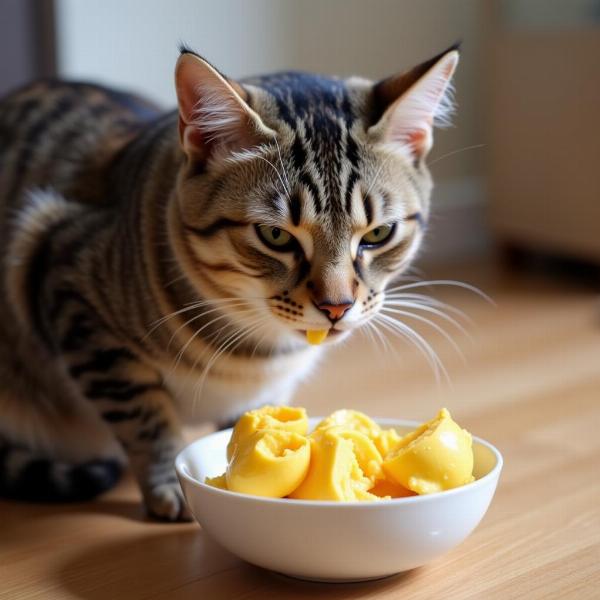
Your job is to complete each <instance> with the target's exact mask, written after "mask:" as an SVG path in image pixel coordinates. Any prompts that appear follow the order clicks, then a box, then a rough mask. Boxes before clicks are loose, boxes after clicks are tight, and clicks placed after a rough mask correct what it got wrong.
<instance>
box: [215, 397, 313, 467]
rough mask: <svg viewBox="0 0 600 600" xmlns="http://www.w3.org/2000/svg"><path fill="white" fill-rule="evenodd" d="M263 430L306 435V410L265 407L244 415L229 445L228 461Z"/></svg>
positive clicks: (286, 407) (289, 407) (292, 407)
mask: <svg viewBox="0 0 600 600" xmlns="http://www.w3.org/2000/svg"><path fill="white" fill-rule="evenodd" d="M261 429H282V430H284V431H291V432H293V433H297V434H299V435H306V434H307V432H308V417H307V415H306V410H305V409H304V408H297V407H294V406H263V407H262V408H258V409H256V410H251V411H248V412H247V413H244V414H243V415H242V416H241V417H240V419H239V420H238V422H237V423H236V425H235V427H234V428H233V433H232V434H231V439H230V440H229V444H228V445H227V460H231V457H232V456H233V453H234V451H235V449H236V447H237V445H238V444H239V443H241V442H242V441H243V440H244V439H245V438H247V437H248V436H250V435H252V434H253V433H255V432H256V431H259V430H261Z"/></svg>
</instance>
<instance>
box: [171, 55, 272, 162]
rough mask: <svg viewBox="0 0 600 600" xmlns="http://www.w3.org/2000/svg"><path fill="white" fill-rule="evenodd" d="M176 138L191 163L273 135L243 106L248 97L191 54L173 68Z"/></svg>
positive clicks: (239, 88)
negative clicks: (175, 92)
mask: <svg viewBox="0 0 600 600" xmlns="http://www.w3.org/2000/svg"><path fill="white" fill-rule="evenodd" d="M175 89H176V91H177V100H178V103H179V137H180V141H181V146H182V148H183V151H184V152H185V153H186V154H187V156H188V158H189V159H190V160H192V161H194V162H206V161H207V160H209V159H211V158H217V157H224V156H227V155H230V154H232V153H234V152H242V151H244V150H249V149H251V148H252V147H254V146H257V145H259V144H260V143H261V142H263V141H265V140H267V139H268V138H269V136H270V137H271V138H272V137H273V136H274V135H275V132H273V131H272V130H271V129H269V128H268V127H266V125H265V124H264V123H263V122H262V120H261V118H260V116H259V115H258V114H257V113H256V112H255V111H253V110H252V109H251V108H250V106H249V105H248V103H247V100H248V94H247V92H246V90H245V89H244V88H243V87H242V86H241V85H240V84H238V83H237V82H235V81H232V80H230V79H228V78H226V77H225V76H224V75H222V74H221V73H219V71H217V69H215V68H214V67H213V66H212V65H211V64H209V63H208V62H207V61H205V60H204V59H202V58H200V57H199V56H198V55H196V54H193V53H192V52H188V51H183V52H182V54H181V56H180V57H179V60H178V61H177V66H176V67H175Z"/></svg>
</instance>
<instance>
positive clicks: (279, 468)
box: [219, 429, 311, 498]
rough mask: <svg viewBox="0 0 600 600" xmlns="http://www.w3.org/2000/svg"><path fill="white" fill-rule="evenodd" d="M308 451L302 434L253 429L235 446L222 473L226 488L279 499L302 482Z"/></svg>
mask: <svg viewBox="0 0 600 600" xmlns="http://www.w3.org/2000/svg"><path fill="white" fill-rule="evenodd" d="M310 454H311V453H310V445H309V442H308V439H307V438H306V437H305V436H303V435H299V434H297V433H294V432H291V431H284V430H281V429H263V430H261V431H256V432H255V433H253V434H252V435H251V436H249V437H246V438H245V439H244V440H243V441H242V442H241V443H240V444H239V445H238V446H237V447H236V449H235V452H234V453H233V456H232V458H231V462H230V463H229V466H228V467H227V471H226V472H225V479H226V484H227V489H228V490H230V491H232V492H241V493H244V494H254V495H256V496H267V497H269V498H283V497H284V496H287V495H288V494H291V493H292V492H293V491H294V490H295V489H296V488H297V487H298V486H299V485H301V483H302V482H303V481H304V479H305V477H306V474H307V472H308V466H309V463H310ZM220 482H221V480H219V483H220Z"/></svg>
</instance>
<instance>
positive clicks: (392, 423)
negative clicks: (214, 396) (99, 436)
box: [175, 417, 504, 510]
mask: <svg viewBox="0 0 600 600" xmlns="http://www.w3.org/2000/svg"><path fill="white" fill-rule="evenodd" d="M323 418H324V417H311V418H310V419H309V422H311V421H313V420H316V421H317V422H318V421H320V420H322V419H323ZM372 420H373V421H375V423H377V424H378V425H383V426H388V427H415V428H416V427H419V425H422V422H421V421H414V420H412V419H394V418H390V417H383V418H376V417H372ZM232 431H233V428H229V429H222V430H220V431H215V432H213V433H209V434H208V435H206V436H203V437H201V438H198V439H197V440H194V441H193V442H191V443H189V444H188V445H187V446H185V448H183V449H182V450H181V451H180V452H179V453H178V454H177V457H176V458H175V470H176V471H177V475H178V476H179V478H180V479H181V478H184V479H186V480H187V481H189V482H190V483H191V484H192V485H194V486H196V487H199V488H200V489H202V490H203V491H205V492H206V493H210V494H216V496H217V497H218V496H221V497H223V498H230V499H231V498H237V499H239V501H240V502H252V503H254V502H260V503H267V504H278V505H280V506H305V507H321V508H326V509H333V508H337V509H341V510H368V509H370V510H372V509H373V508H374V507H383V506H385V507H389V506H398V505H405V504H415V503H423V502H434V501H436V500H439V499H440V498H448V497H450V496H456V495H459V494H465V493H469V490H474V489H476V488H478V487H485V486H486V485H488V484H490V483H492V481H493V480H497V479H498V478H499V476H500V472H501V471H502V467H503V465H504V460H503V458H502V454H501V453H500V451H499V450H498V448H496V447H495V446H494V445H493V444H490V442H488V441H486V440H484V439H482V438H480V437H477V436H474V435H473V436H472V438H473V441H474V442H477V443H478V444H480V445H482V446H484V447H486V448H487V449H488V450H490V451H491V452H492V454H493V455H494V457H495V458H496V464H495V465H494V467H493V468H492V470H491V471H490V472H489V473H487V474H486V475H484V476H483V477H481V478H480V479H476V480H475V481H472V482H471V483H467V484H465V485H462V486H460V487H457V488H453V489H451V490H444V491H443V492H435V493H433V494H422V495H416V496H407V497H404V498H390V499H389V500H385V499H382V501H381V502H365V501H364V500H350V501H347V502H341V501H339V500H298V499H295V498H269V497H266V496H255V495H253V494H244V493H241V492H232V491H230V490H222V489H220V488H216V487H214V486H212V485H208V484H207V483H204V482H203V481H200V480H199V479H196V478H195V477H193V476H192V475H190V474H189V473H187V472H185V471H184V469H183V466H184V464H185V463H184V455H185V454H186V453H188V452H189V451H190V448H191V447H192V446H194V445H195V444H198V443H200V442H202V441H203V440H206V439H207V438H209V437H211V436H214V435H224V434H226V433H227V432H229V433H231V432H232Z"/></svg>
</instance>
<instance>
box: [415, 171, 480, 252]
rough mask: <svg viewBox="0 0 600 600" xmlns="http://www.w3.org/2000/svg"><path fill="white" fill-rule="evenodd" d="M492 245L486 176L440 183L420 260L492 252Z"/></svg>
mask: <svg viewBox="0 0 600 600" xmlns="http://www.w3.org/2000/svg"><path fill="white" fill-rule="evenodd" d="M491 246H492V244H491V234H490V231H489V227H488V224H487V216H486V190H485V182H484V179H483V178H482V177H465V178H461V179H456V180H447V181H442V182H440V183H438V184H437V185H436V187H435V188H434V191H433V196H432V202H431V215H430V219H429V225H428V228H427V234H426V236H425V240H424V243H423V249H422V251H421V255H420V259H419V262H421V263H438V264H439V263H446V262H456V261H461V260H466V259H469V258H475V257H478V256H481V255H485V254H487V253H489V252H490V250H491Z"/></svg>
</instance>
